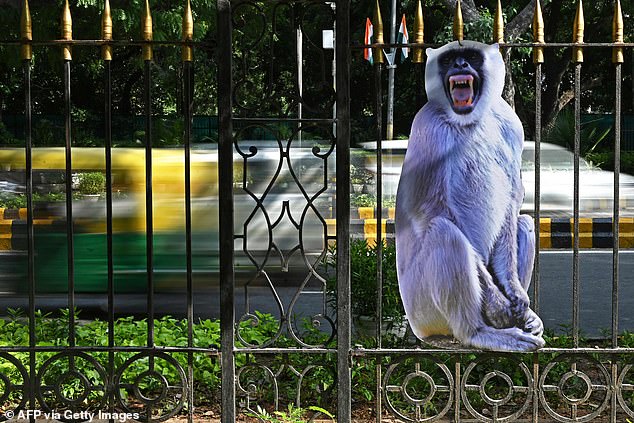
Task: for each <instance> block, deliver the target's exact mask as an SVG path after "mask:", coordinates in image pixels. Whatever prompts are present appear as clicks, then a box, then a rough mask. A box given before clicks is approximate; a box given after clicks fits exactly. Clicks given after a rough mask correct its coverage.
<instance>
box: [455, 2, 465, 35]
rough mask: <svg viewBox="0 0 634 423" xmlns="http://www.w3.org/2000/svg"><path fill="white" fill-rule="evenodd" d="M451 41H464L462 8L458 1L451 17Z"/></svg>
mask: <svg viewBox="0 0 634 423" xmlns="http://www.w3.org/2000/svg"><path fill="white" fill-rule="evenodd" d="M453 39H454V40H458V41H462V40H463V39H464V21H463V20H462V7H461V6H460V0H458V1H457V2H456V10H455V12H454V16H453Z"/></svg>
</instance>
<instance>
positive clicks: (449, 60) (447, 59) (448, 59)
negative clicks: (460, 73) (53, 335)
mask: <svg viewBox="0 0 634 423" xmlns="http://www.w3.org/2000/svg"><path fill="white" fill-rule="evenodd" d="M453 62H454V57H452V56H451V55H449V54H445V55H444V56H442V57H441V58H440V64H441V65H443V66H444V67H449V66H451V65H452V64H453Z"/></svg>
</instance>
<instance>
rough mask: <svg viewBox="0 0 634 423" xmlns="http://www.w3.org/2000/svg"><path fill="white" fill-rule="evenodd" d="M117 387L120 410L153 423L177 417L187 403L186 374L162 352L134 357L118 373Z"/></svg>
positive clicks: (116, 377) (116, 376)
mask: <svg viewBox="0 0 634 423" xmlns="http://www.w3.org/2000/svg"><path fill="white" fill-rule="evenodd" d="M114 386H115V387H116V389H115V396H116V399H117V405H118V406H119V407H121V408H122V409H123V410H125V411H126V412H128V413H138V414H139V416H140V419H141V420H147V421H151V422H162V421H165V420H168V419H169V418H171V417H174V416H175V415H176V414H178V412H179V411H180V410H181V409H182V408H183V405H184V404H185V401H186V400H187V389H188V383H187V376H186V375H185V370H184V369H183V367H182V366H181V365H180V363H179V362H178V361H176V360H175V359H174V358H173V357H171V356H170V355H168V354H165V353H162V352H147V353H146V352H142V353H139V354H136V355H134V356H133V357H130V358H129V359H128V360H126V361H125V362H124V363H123V365H121V367H120V368H119V369H118V371H117V373H116V375H115V379H114ZM124 391H125V393H124Z"/></svg>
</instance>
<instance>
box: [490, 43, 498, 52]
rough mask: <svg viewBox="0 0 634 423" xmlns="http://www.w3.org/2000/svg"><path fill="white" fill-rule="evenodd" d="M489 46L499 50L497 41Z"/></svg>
mask: <svg viewBox="0 0 634 423" xmlns="http://www.w3.org/2000/svg"><path fill="white" fill-rule="evenodd" d="M489 48H490V49H491V50H496V51H497V50H500V44H499V43H493V44H491V45H490V46H489Z"/></svg>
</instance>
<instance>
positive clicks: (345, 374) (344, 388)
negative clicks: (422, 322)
mask: <svg viewBox="0 0 634 423" xmlns="http://www.w3.org/2000/svg"><path fill="white" fill-rule="evenodd" d="M336 22H337V24H336V25H337V33H336V34H335V37H336V62H337V75H336V81H337V325H338V327H337V375H338V386H337V387H338V391H337V395H338V398H337V400H338V401H337V420H338V421H340V422H348V421H350V419H351V409H352V404H351V399H350V396H351V390H352V381H351V379H352V376H351V372H350V364H349V362H350V360H349V357H350V345H351V321H350V320H351V316H350V233H349V228H350V80H349V76H350V51H349V48H350V1H349V0H344V1H341V2H337V15H336Z"/></svg>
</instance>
